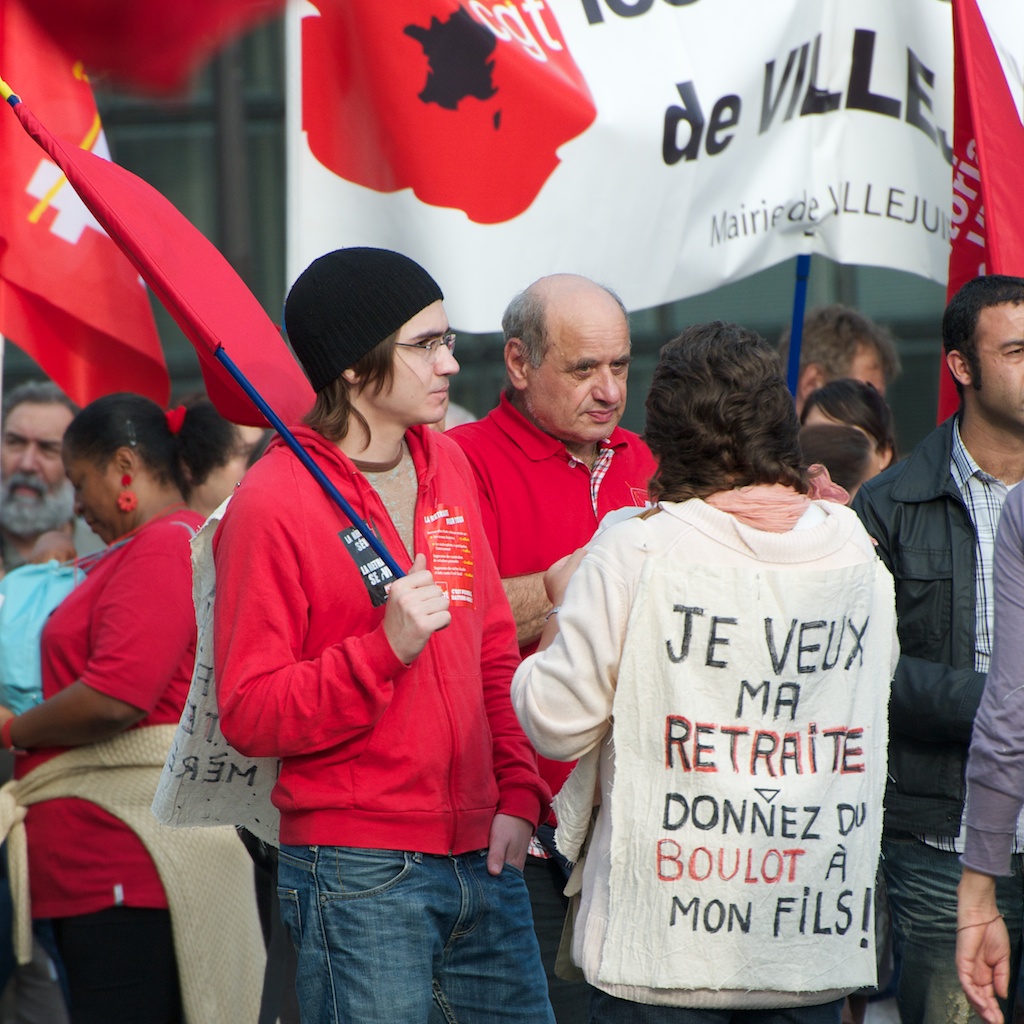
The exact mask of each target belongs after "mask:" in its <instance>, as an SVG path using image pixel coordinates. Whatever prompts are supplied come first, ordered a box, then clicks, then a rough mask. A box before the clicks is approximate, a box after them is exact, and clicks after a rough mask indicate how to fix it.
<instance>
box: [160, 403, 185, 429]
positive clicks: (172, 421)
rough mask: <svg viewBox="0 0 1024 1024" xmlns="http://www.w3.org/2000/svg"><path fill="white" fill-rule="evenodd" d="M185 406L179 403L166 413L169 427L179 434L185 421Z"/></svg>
mask: <svg viewBox="0 0 1024 1024" xmlns="http://www.w3.org/2000/svg"><path fill="white" fill-rule="evenodd" d="M185 411H186V410H185V406H183V405H179V406H178V407H177V408H175V409H168V410H167V412H165V413H164V415H165V416H166V417H167V428H168V429H169V430H170V432H171V433H172V434H178V433H180V432H181V428H182V425H183V424H184V422H185Z"/></svg>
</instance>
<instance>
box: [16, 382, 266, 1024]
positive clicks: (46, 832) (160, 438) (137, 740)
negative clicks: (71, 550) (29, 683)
mask: <svg viewBox="0 0 1024 1024" xmlns="http://www.w3.org/2000/svg"><path fill="white" fill-rule="evenodd" d="M214 444H215V441H214V440H213V439H211V438H210V437H209V436H208V435H207V433H206V431H205V430H204V423H203V418H202V417H193V416H192V414H190V413H186V411H185V409H184V408H179V409H174V410H171V411H169V412H167V413H164V412H163V411H162V410H161V409H160V408H159V407H158V406H157V405H156V404H155V403H153V402H151V401H150V400H149V399H146V398H142V397H140V396H138V395H131V394H119V395H109V396H106V397H104V398H101V399H99V400H98V401H96V402H93V403H92V404H91V405H89V406H87V407H86V408H85V409H83V410H82V412H81V413H79V414H78V416H77V417H76V418H75V419H74V420H73V421H72V423H71V424H70V426H69V427H68V429H67V432H66V433H65V436H64V444H63V457H64V464H65V468H66V472H67V475H68V478H69V479H70V481H71V483H72V484H73V485H74V488H75V504H76V512H77V514H78V515H80V516H82V517H83V518H84V520H85V522H86V523H88V525H89V526H90V527H91V528H92V530H93V532H95V533H96V534H97V535H98V536H99V537H100V538H101V539H102V540H103V541H104V542H105V543H106V544H107V545H108V547H107V548H106V549H105V551H104V552H103V553H102V555H100V556H99V558H98V559H97V560H96V561H95V562H94V563H93V564H92V565H91V566H90V567H89V569H88V572H87V575H86V577H85V579H84V581H83V582H82V583H81V584H80V585H79V586H78V587H77V589H75V590H74V591H73V592H72V593H71V594H70V595H69V596H68V597H67V598H66V599H65V600H64V602H63V603H62V604H61V605H60V606H59V607H58V608H57V610H56V611H55V612H54V613H53V615H52V616H51V617H50V619H49V621H48V622H47V624H46V627H45V628H44V630H43V635H42V644H41V653H42V677H43V696H44V698H45V699H44V701H43V703H41V704H39V705H37V706H36V707H34V708H32V709H30V710H29V711H27V712H25V713H24V714H21V715H18V716H16V717H15V716H13V715H12V714H11V712H10V711H8V710H7V709H6V708H0V739H2V742H3V745H4V746H5V747H7V748H9V749H13V750H15V751H17V752H21V753H22V754H23V756H21V757H19V758H18V759H17V767H16V778H17V779H19V780H25V778H26V776H29V775H30V773H32V772H33V771H35V770H36V769H39V768H40V767H42V766H44V765H47V764H48V763H49V762H52V761H53V759H55V758H56V757H57V756H58V755H61V754H65V753H68V754H70V753H71V752H72V751H77V755H76V756H79V757H82V756H85V757H88V756H89V753H88V751H87V750H86V748H87V747H90V745H93V744H97V743H101V742H102V741H110V740H111V739H112V738H115V737H119V738H120V740H119V742H120V743H121V746H117V745H110V744H109V743H108V744H105V745H104V747H103V748H97V749H102V750H104V751H107V750H108V749H109V751H110V753H109V754H104V757H103V758H102V759H99V758H98V759H97V760H98V761H100V763H98V764H93V763H86V764H85V771H86V773H87V774H86V776H85V779H86V782H85V783H82V782H81V781H79V782H78V783H77V788H75V789H74V792H75V793H76V795H75V796H67V795H65V793H66V792H67V787H65V788H64V789H59V790H58V792H57V793H56V794H55V795H54V796H53V797H49V798H48V797H44V798H43V799H42V800H41V802H33V803H32V806H31V807H30V808H29V811H28V816H27V819H26V823H25V827H26V831H27V838H28V851H29V876H30V889H31V901H32V914H33V916H34V917H36V918H51V919H52V920H53V926H54V933H55V938H56V942H57V946H58V949H59V952H60V955H61V958H62V960H63V962H64V965H65V967H66V969H67V975H68V983H69V991H70V995H71V1007H70V1010H71V1018H72V1020H73V1021H74V1022H75V1024H80V1022H89V1024H91V1022H94V1021H95V1022H101V1021H102V1022H108V1021H127V1020H132V1021H139V1022H142V1021H147V1022H149V1021H152V1022H154V1024H155V1022H160V1024H168V1022H172V1021H179V1020H181V1019H182V1016H183V1009H182V997H181V993H180V986H179V972H178V964H177V962H176V958H175V949H174V944H173V941H172V932H171V916H170V910H169V907H168V898H167V895H166V894H165V889H164V885H163V884H162V882H161V876H160V873H159V872H158V869H157V866H156V863H155V862H154V859H153V856H151V854H150V852H149V849H148V847H147V845H145V844H144V842H143V839H142V838H141V833H143V832H147V829H148V828H149V827H151V826H149V824H148V822H146V820H145V812H146V811H148V806H147V805H146V801H147V800H151V799H152V792H153V791H155V789H156V783H157V779H158V778H159V774H160V765H161V764H162V761H163V758H164V757H165V756H166V752H167V747H168V737H167V734H166V730H157V731H152V732H150V731H147V729H146V728H144V727H152V726H161V725H163V726H173V725H174V724H176V723H177V722H178V720H179V718H180V716H181V710H182V707H183V705H184V702H185V698H186V695H187V693H188V687H189V680H190V678H191V674H192V667H193V659H194V655H195V641H196V626H195V615H194V612H193V608H192V594H191V563H190V549H189V541H190V540H191V538H192V536H193V535H194V533H195V531H196V530H197V529H198V527H199V526H200V525H201V524H202V517H201V516H200V515H198V514H197V513H195V512H193V511H191V510H190V509H188V508H187V507H186V505H185V497H186V494H187V481H188V480H190V479H196V478H201V477H202V476H203V475H204V472H203V471H204V466H205V463H206V462H208V461H209V460H210V458H211V451H210V449H211V445H214ZM126 739H127V742H129V743H130V744H132V752H131V753H129V754H119V753H118V751H120V750H122V748H123V747H124V743H125V742H126ZM139 744H142V746H141V747H140V746H139ZM153 744H155V746H153ZM140 750H142V751H143V754H142V757H141V758H140V755H139V751H140ZM65 760H67V758H65ZM140 760H141V761H143V762H144V765H143V771H144V772H146V773H147V774H145V775H142V776H140V775H139V774H138V772H139V767H138V762H139V761H140ZM129 762H130V763H129ZM76 767H78V771H79V772H80V771H81V770H82V768H81V767H80V766H76ZM49 768H50V770H53V769H54V765H53V764H52V763H51V764H50V765H49ZM112 768H115V769H116V770H115V771H112V770H111V769H112ZM118 772H120V774H118ZM36 777H37V778H38V775H37V776H36ZM78 778H79V780H81V775H79V776H78ZM140 778H141V779H142V785H141V789H142V790H143V796H141V797H139V798H138V799H136V800H135V801H134V803H135V806H134V808H128V806H127V805H128V804H129V803H130V802H131V799H132V798H131V797H130V796H129V793H131V792H134V789H133V787H136V784H137V783H138V782H139V779H140ZM150 779H151V784H152V785H151V789H149V790H147V789H146V787H147V786H148V785H149V780H150ZM83 787H84V791H83ZM146 793H148V796H147V795H145V794H146ZM33 799H34V798H33ZM26 802H28V800H27V799H26ZM132 813H136V814H137V815H140V816H141V818H139V819H138V820H141V821H142V824H141V825H138V826H137V828H138V832H137V831H136V830H135V829H133V828H132V827H130V826H129V825H128V824H127V823H126V820H125V816H127V817H128V820H133V821H134V820H136V819H133V818H132V817H131V814H132ZM164 831H169V830H164ZM206 831H208V830H206ZM147 841H149V840H147ZM163 841H165V840H163V839H161V842H163ZM239 850H241V844H239ZM242 856H243V858H244V852H243V854H242ZM257 977H258V975H257ZM257 996H258V993H257ZM208 1019H212V1018H208ZM219 1019H220V1018H218V1020H219Z"/></svg>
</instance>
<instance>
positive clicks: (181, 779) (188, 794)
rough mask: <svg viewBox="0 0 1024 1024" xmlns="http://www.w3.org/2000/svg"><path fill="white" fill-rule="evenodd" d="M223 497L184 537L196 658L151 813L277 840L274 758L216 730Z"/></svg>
mask: <svg viewBox="0 0 1024 1024" xmlns="http://www.w3.org/2000/svg"><path fill="white" fill-rule="evenodd" d="M228 500H230V499H228ZM228 500H225V501H224V502H223V503H222V504H221V505H220V506H218V508H217V509H216V511H215V512H213V514H212V515H211V516H210V518H209V519H207V520H206V522H205V523H204V524H203V528H202V529H201V530H200V531H199V532H198V533H197V534H196V535H195V537H193V538H192V602H193V604H194V605H195V611H196V628H197V633H198V636H197V640H196V661H195V665H194V667H193V669H192V683H191V686H190V687H189V691H188V699H187V700H186V701H185V707H184V708H183V710H182V713H181V720H180V721H179V722H178V728H177V730H176V731H175V733H174V740H173V742H172V743H171V749H170V750H169V751H168V753H167V762H166V764H165V765H164V769H163V772H162V773H161V774H160V783H159V785H158V786H157V791H156V796H155V797H154V799H153V813H154V814H155V815H156V818H157V820H158V821H160V822H161V823H162V824H164V825H169V826H171V828H191V827H198V826H214V825H244V826H245V827H246V828H247V829H248V830H249V831H250V832H252V834H253V835H255V836H256V837H257V838H259V839H262V840H263V841H264V842H267V843H270V844H272V845H273V846H277V845H278V844H279V830H280V824H281V815H280V813H279V812H278V810H277V808H276V807H275V806H274V805H273V804H272V803H271V802H270V794H271V793H272V792H273V789H274V785H275V783H276V782H277V776H278V773H279V771H280V762H279V761H278V760H277V759H276V758H271V757H247V756H246V755H245V754H241V753H239V752H238V751H237V750H235V748H234V747H233V746H231V744H230V743H228V741H227V740H226V739H225V738H224V734H223V733H222V732H221V731H220V712H219V711H218V709H217V694H216V690H215V685H214V678H213V601H214V596H215V593H216V584H217V574H216V567H215V566H214V562H213V535H214V533H216V531H217V527H218V525H219V524H220V521H221V518H222V517H223V515H224V510H225V509H226V508H227V506H228Z"/></svg>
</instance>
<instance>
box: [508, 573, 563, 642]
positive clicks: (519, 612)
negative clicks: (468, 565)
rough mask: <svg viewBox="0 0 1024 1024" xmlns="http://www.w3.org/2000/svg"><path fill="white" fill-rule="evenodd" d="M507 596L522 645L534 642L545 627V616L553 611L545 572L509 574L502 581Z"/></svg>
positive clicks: (517, 637) (517, 635)
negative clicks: (545, 583) (525, 574)
mask: <svg viewBox="0 0 1024 1024" xmlns="http://www.w3.org/2000/svg"><path fill="white" fill-rule="evenodd" d="M501 584H502V586H503V587H504V588H505V596H506V597H507V598H508V603H509V604H510V605H511V606H512V615H513V617H514V618H515V620H516V639H517V640H518V641H519V646H520V647H525V646H526V645H527V644H532V643H533V642H534V641H535V640H536V639H537V638H538V637H539V636H540V633H541V630H542V629H543V628H544V616H545V615H547V613H548V612H549V611H551V602H550V601H549V600H548V596H547V594H546V592H545V590H544V573H542V572H534V573H530V574H529V575H527V576H509V577H508V578H507V579H503V580H502V581H501Z"/></svg>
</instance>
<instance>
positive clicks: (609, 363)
mask: <svg viewBox="0 0 1024 1024" xmlns="http://www.w3.org/2000/svg"><path fill="white" fill-rule="evenodd" d="M502 328H503V331H504V334H505V369H506V372H507V375H508V385H507V387H506V388H505V391H504V393H503V394H502V396H501V399H500V402H499V405H498V407H497V408H496V409H494V410H493V411H492V412H491V413H489V414H488V415H487V416H486V417H484V419H482V420H479V421H478V422H476V423H469V424H466V425H464V426H460V427H456V428H454V429H452V430H450V431H449V436H450V437H452V438H454V440H455V441H457V442H458V443H459V445H461V447H462V449H463V451H465V453H466V455H467V456H468V457H469V462H470V465H471V466H472V467H473V471H474V473H475V474H476V482H477V486H478V489H479V492H480V505H481V509H482V512H483V519H484V525H485V527H486V529H487V535H488V538H489V539H490V542H491V547H492V549H493V551H494V557H495V560H496V561H497V563H498V572H499V574H500V575H501V578H502V583H503V584H504V587H505V593H506V594H507V595H508V598H509V603H510V604H511V605H512V613H513V615H514V616H515V620H516V628H517V632H518V638H519V645H520V651H521V653H522V655H523V656H524V657H525V656H527V655H528V654H531V653H532V652H533V651H534V650H535V648H536V645H537V639H538V637H539V636H540V632H541V629H542V628H543V625H544V620H545V617H546V616H548V615H550V614H553V613H555V612H556V611H557V609H553V608H552V606H551V603H550V601H548V598H547V594H546V592H545V590H544V580H543V576H544V571H545V570H546V569H547V568H548V567H549V566H550V565H552V564H553V563H554V562H556V561H558V560H559V559H561V558H563V557H564V556H566V555H569V554H571V553H572V552H573V551H575V550H576V549H577V548H579V547H582V546H583V545H585V544H586V543H587V542H588V541H589V540H590V538H591V537H592V536H593V534H594V531H595V530H596V529H597V525H598V523H599V522H600V520H601V518H602V517H603V516H604V515H605V514H606V513H607V512H610V511H612V510H613V509H617V508H622V507H623V506H628V505H633V506H643V505H645V504H647V482H648V480H650V478H651V476H652V475H653V474H654V470H655V461H654V457H653V456H652V455H651V453H650V451H649V450H648V448H647V446H646V445H645V444H644V443H643V441H641V440H640V438H639V437H638V436H637V435H636V434H634V433H631V432H630V431H628V430H624V429H622V428H621V427H620V426H619V420H621V419H622V414H623V412H624V411H625V408H626V384H627V380H628V377H629V360H630V341H629V317H628V315H627V313H626V310H625V307H624V306H623V305H622V302H621V300H620V299H619V298H618V296H617V295H615V293H614V292H612V291H610V290H609V289H607V288H604V287H602V286H601V285H598V284H595V283H594V282H593V281H590V280H588V279H587V278H584V277H578V276H576V275H574V274H555V275H552V276H550V277H543V278H541V279H540V280H539V281H535V282H534V283H533V284H532V285H530V287H529V288H527V289H526V290H525V291H523V292H521V293H520V294H519V295H517V296H516V297H515V298H514V299H513V300H512V301H511V302H510V303H509V306H508V308H507V309H506V310H505V315H504V316H503V317H502ZM571 767H572V765H567V764H562V763H558V762H549V761H546V760H544V759H543V758H541V759H540V768H541V774H542V775H543V776H544V778H545V781H547V782H548V784H549V785H550V786H551V790H552V792H557V791H558V790H559V788H561V785H562V783H563V782H564V781H565V778H566V776H567V775H568V773H569V770H570V769H571ZM552 825H553V821H549V822H548V824H547V825H545V826H541V829H540V830H539V832H538V836H537V837H536V839H535V841H534V843H533V845H532V846H531V856H530V857H528V858H527V865H526V880H527V885H528V887H529V889H530V899H531V903H532V906H533V913H534V927H535V928H536V931H537V937H538V939H539V940H540V946H541V955H542V958H543V960H544V966H545V968H546V970H547V974H548V985H549V991H550V996H551V1003H552V1005H553V1006H554V1009H555V1016H556V1018H557V1020H558V1022H559V1024H572V1022H577V1021H580V1022H582V1021H585V1020H586V1019H587V1015H588V1003H589V989H588V987H587V986H586V985H585V984H584V983H583V982H582V981H580V982H575V983H567V982H566V981H563V980H561V979H558V978H556V977H555V974H554V961H555V954H556V953H557V949H558V942H559V937H560V934H561V928H562V921H563V918H564V916H565V906H566V901H565V898H564V897H563V896H562V889H563V888H564V885H565V876H564V873H563V871H564V863H562V862H560V861H559V859H558V857H557V856H553V854H554V853H555V851H554V848H553V844H552V841H551V833H552Z"/></svg>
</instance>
